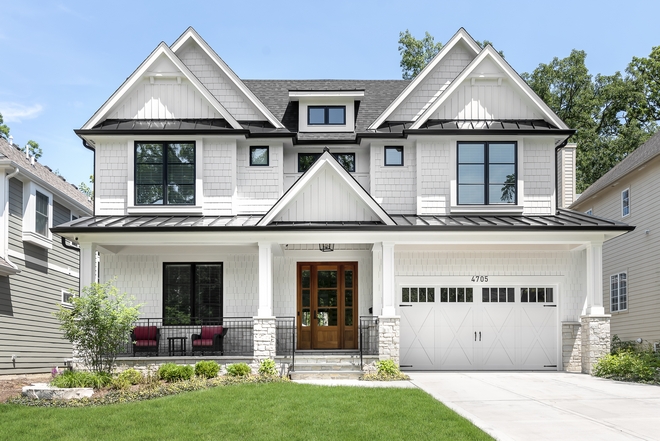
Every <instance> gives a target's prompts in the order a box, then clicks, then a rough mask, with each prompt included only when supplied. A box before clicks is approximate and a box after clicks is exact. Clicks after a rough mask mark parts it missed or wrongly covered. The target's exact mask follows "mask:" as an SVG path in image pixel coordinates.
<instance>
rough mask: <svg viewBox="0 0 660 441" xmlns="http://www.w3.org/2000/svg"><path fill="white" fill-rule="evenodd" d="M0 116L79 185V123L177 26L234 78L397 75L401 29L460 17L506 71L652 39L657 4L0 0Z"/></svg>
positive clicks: (655, 38)
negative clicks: (498, 55)
mask: <svg viewBox="0 0 660 441" xmlns="http://www.w3.org/2000/svg"><path fill="white" fill-rule="evenodd" d="M0 17H2V19H1V20H0V54H2V59H1V61H0V113H2V114H3V116H4V118H5V123H6V124H7V125H8V126H9V127H10V128H11V134H12V135H13V137H14V142H15V143H17V144H19V145H21V146H23V145H25V143H26V142H27V141H28V140H29V139H33V140H35V141H37V142H38V143H39V144H40V145H41V147H42V148H43V151H44V155H43V157H42V158H41V159H40V162H41V163H43V164H46V165H48V166H50V167H51V168H52V169H53V170H59V172H60V173H61V174H62V175H63V176H64V177H65V178H66V179H67V180H68V181H69V182H73V183H75V184H79V183H80V182H82V181H87V179H88V177H89V175H90V174H92V173H93V166H92V164H93V155H92V152H90V151H88V150H86V149H85V148H83V147H82V144H81V141H80V139H79V138H78V137H77V136H76V135H75V134H74V133H73V129H76V128H80V127H81V126H82V125H83V124H84V123H85V122H86V121H87V120H88V119H89V118H90V117H91V116H92V115H93V114H94V112H95V111H96V110H97V109H98V108H99V107H100V106H101V105H102V104H103V103H104V102H105V100H106V99H107V98H108V97H109V96H110V95H111V94H112V93H113V92H114V91H115V89H117V88H118V87H119V86H120V85H121V83H122V82H123V81H124V80H125V79H126V77H128V76H129V75H130V74H131V73H132V72H133V71H134V70H135V69H136V68H137V67H138V65H139V64H140V63H141V62H142V61H143V60H144V59H145V58H146V57H147V56H148V55H149V53H150V52H151V51H152V50H153V49H154V48H155V47H156V46H157V45H158V43H160V42H161V41H164V42H166V43H167V44H172V43H173V42H174V41H175V40H176V39H177V37H178V36H179V35H181V34H182V33H183V32H184V31H185V30H186V28H187V27H188V26H193V27H194V28H195V29H196V30H197V32H199V34H200V35H201V36H202V37H203V38H204V39H205V40H206V41H207V42H208V43H209V44H210V45H211V47H213V48H214V49H215V51H216V52H217V53H218V54H219V55H220V57H222V58H223V59H224V60H225V62H227V64H229V66H230V67H231V68H232V69H233V70H234V71H235V72H236V73H237V74H238V75H239V77H241V78H244V79H266V78H270V79H282V78H290V79H302V78H328V79H398V78H401V69H400V67H399V60H400V57H399V53H398V50H397V40H398V38H399V32H400V31H403V30H405V29H409V30H410V31H411V33H412V34H413V35H414V36H415V37H417V38H421V37H423V35H424V32H425V31H429V32H430V33H431V34H432V35H433V36H434V37H435V39H436V41H441V42H443V43H444V42H446V41H447V40H449V38H451V36H452V35H453V34H454V33H455V32H456V30H458V28H460V27H461V26H462V27H464V28H465V29H466V30H467V31H468V32H469V33H470V34H471V35H472V36H473V37H474V38H475V39H477V40H484V39H487V40H490V41H492V42H493V43H494V45H495V47H496V48H497V49H498V50H502V51H504V53H505V56H506V59H507V61H508V62H509V63H510V64H511V65H512V66H513V68H514V69H516V70H517V71H518V72H521V73H522V72H530V71H532V70H533V69H534V68H535V67H536V66H538V65H539V63H548V62H550V61H551V60H552V58H553V57H555V56H557V57H562V58H563V57H565V56H567V55H568V54H569V53H570V51H571V49H573V48H575V49H582V50H585V51H586V52H587V66H588V67H589V70H590V72H591V73H592V74H594V75H595V74H597V73H602V74H612V73H614V72H615V71H617V70H618V71H623V70H624V69H625V68H626V66H627V65H628V63H629V62H630V60H631V59H632V57H633V56H638V57H643V56H648V54H649V53H650V52H651V48H652V47H653V46H658V45H660V27H658V25H657V17H660V2H658V1H657V0H648V1H636V0H630V1H628V2H625V3H622V2H620V1H616V2H615V1H606V0H603V1H580V0H572V1H563V0H560V1H557V0H556V1H553V2H537V1H529V0H527V1H497V2H494V1H471V2H464V1H453V2H448V1H442V0H435V1H404V2H390V1H386V0H380V1H358V0H353V1H341V0H335V1H333V2H323V3H321V2H316V1H310V0H307V1H285V0H281V1H272V0H270V1H263V2H261V1H248V0H244V1H240V2H227V1H193V0H187V1H178V2H173V1H166V0H163V1H158V2H149V1H143V0H133V1H123V0H120V1H112V2H107V1H106V2H97V1H93V0H87V1H66V0H62V1H47V0H40V1H36V0H20V1H16V0H0Z"/></svg>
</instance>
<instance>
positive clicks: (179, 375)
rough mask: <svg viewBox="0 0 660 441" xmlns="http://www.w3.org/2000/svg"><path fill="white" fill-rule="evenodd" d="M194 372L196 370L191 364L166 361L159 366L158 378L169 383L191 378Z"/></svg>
mask: <svg viewBox="0 0 660 441" xmlns="http://www.w3.org/2000/svg"><path fill="white" fill-rule="evenodd" d="M194 373H195V371H194V369H193V367H192V366H190V365H178V364H174V363H165V364H163V365H161V366H160V368H158V378H160V379H161V380H165V381H166V382H168V383H172V382H175V381H183V380H190V379H191V378H192V376H193V374H194Z"/></svg>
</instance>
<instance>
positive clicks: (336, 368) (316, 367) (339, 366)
mask: <svg viewBox="0 0 660 441" xmlns="http://www.w3.org/2000/svg"><path fill="white" fill-rule="evenodd" d="M294 369H295V370H296V371H297V372H302V371H307V372H329V371H333V372H352V371H356V372H360V360H357V363H349V362H336V363H315V362H311V363H310V362H301V361H298V359H296V364H295V366H294Z"/></svg>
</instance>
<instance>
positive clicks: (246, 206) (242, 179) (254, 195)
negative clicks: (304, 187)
mask: <svg viewBox="0 0 660 441" xmlns="http://www.w3.org/2000/svg"><path fill="white" fill-rule="evenodd" d="M254 145H257V144H254ZM260 145H263V144H260ZM268 155H269V165H268V166H267V167H262V166H250V146H249V145H241V146H238V148H237V151H236V163H237V173H236V184H237V193H236V196H237V200H236V207H235V212H236V213H238V214H253V213H257V214H264V213H266V212H267V211H268V210H269V209H270V207H272V206H273V205H274V204H275V202H277V200H278V199H279V198H280V196H282V177H283V173H282V146H272V145H271V146H270V148H269V154H268Z"/></svg>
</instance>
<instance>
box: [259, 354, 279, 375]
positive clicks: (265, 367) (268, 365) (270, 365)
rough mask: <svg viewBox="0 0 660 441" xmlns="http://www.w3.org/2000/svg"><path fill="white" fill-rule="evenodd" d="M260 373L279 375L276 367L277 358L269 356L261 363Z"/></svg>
mask: <svg viewBox="0 0 660 441" xmlns="http://www.w3.org/2000/svg"><path fill="white" fill-rule="evenodd" d="M259 375H269V376H271V377H272V376H275V375H277V369H276V367H275V360H273V359H272V358H267V359H265V360H263V361H262V362H261V363H259Z"/></svg>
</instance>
